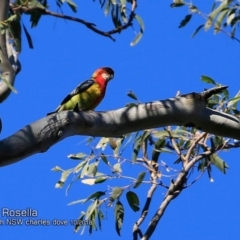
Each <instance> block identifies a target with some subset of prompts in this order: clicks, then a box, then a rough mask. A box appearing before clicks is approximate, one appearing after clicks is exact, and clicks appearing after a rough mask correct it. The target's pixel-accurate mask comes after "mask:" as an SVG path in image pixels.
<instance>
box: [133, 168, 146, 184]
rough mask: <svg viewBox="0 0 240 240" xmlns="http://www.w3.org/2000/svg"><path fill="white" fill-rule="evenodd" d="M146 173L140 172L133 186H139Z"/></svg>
mask: <svg viewBox="0 0 240 240" xmlns="http://www.w3.org/2000/svg"><path fill="white" fill-rule="evenodd" d="M145 175H146V172H140V173H139V174H138V177H137V181H136V182H135V185H134V186H133V188H137V187H138V186H139V185H140V184H141V183H142V181H143V179H144V177H145Z"/></svg>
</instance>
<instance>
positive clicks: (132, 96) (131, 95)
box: [127, 90, 138, 101]
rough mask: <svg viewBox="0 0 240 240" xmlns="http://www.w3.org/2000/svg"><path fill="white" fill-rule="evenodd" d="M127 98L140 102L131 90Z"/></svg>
mask: <svg viewBox="0 0 240 240" xmlns="http://www.w3.org/2000/svg"><path fill="white" fill-rule="evenodd" d="M127 96H128V97H130V98H132V99H134V100H136V101H138V98H137V96H136V94H135V93H134V92H132V91H131V90H130V91H129V92H128V93H127Z"/></svg>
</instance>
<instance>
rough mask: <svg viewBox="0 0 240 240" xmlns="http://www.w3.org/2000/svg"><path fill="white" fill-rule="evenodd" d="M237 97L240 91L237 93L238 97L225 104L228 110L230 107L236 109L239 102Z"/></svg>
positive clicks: (239, 97) (239, 98)
mask: <svg viewBox="0 0 240 240" xmlns="http://www.w3.org/2000/svg"><path fill="white" fill-rule="evenodd" d="M239 95H240V91H239V92H238V96H235V97H234V98H232V99H230V100H229V101H228V104H227V107H228V108H230V107H234V108H236V107H237V104H238V102H239V101H240V96H239Z"/></svg>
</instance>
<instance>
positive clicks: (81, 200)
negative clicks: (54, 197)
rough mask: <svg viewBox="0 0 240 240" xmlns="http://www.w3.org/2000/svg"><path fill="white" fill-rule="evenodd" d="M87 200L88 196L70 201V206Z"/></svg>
mask: <svg viewBox="0 0 240 240" xmlns="http://www.w3.org/2000/svg"><path fill="white" fill-rule="evenodd" d="M85 201H86V198H85V199H80V200H76V201H73V202H70V203H68V206H70V205H74V204H77V203H84V202H85Z"/></svg>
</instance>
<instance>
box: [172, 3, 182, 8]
mask: <svg viewBox="0 0 240 240" xmlns="http://www.w3.org/2000/svg"><path fill="white" fill-rule="evenodd" d="M184 5H185V4H184V3H171V4H170V7H171V8H174V7H182V6H184Z"/></svg>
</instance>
